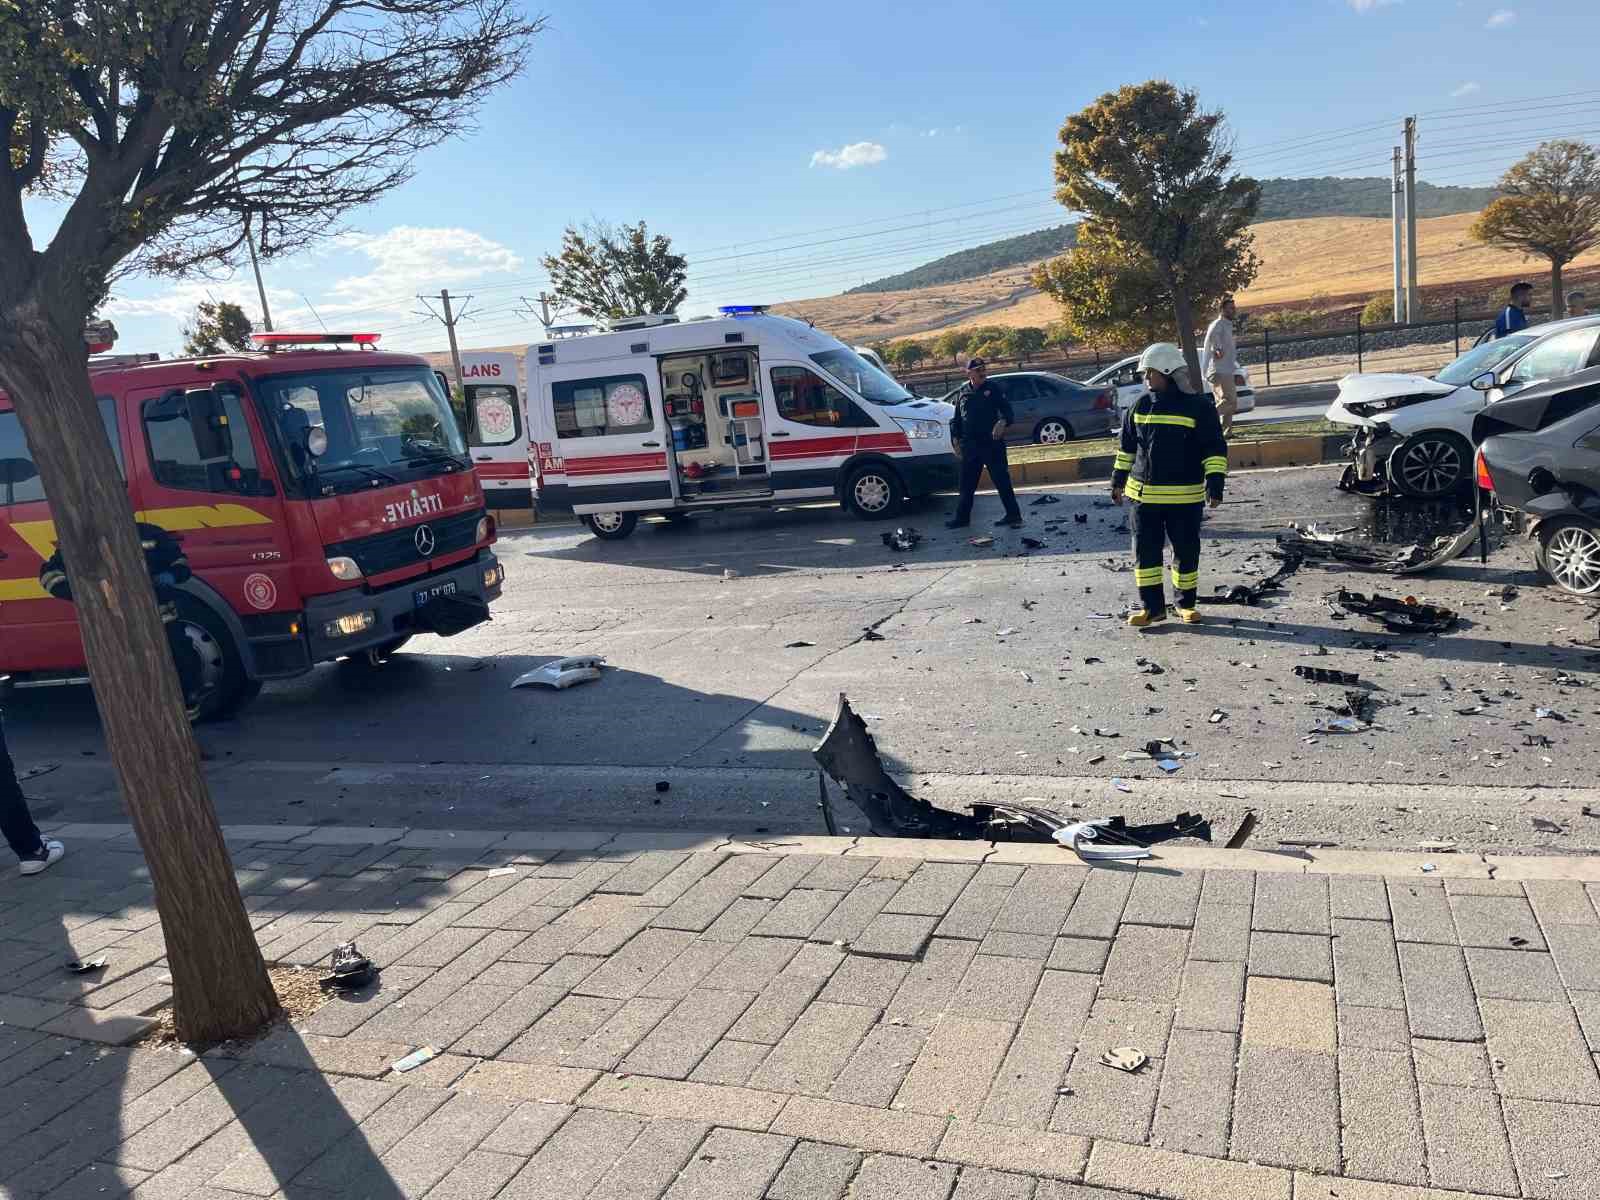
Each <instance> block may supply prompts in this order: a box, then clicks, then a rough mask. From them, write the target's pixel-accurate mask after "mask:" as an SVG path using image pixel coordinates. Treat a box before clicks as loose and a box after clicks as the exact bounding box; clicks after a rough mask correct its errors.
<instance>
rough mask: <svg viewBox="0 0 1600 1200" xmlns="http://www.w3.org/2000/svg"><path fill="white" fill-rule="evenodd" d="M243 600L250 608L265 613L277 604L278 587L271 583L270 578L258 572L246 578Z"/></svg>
mask: <svg viewBox="0 0 1600 1200" xmlns="http://www.w3.org/2000/svg"><path fill="white" fill-rule="evenodd" d="M244 598H245V602H246V603H247V604H249V605H250V607H251V608H259V609H262V610H263V611H265V610H266V609H269V608H271V607H272V606H273V605H274V604H276V603H277V602H278V585H277V584H275V583H273V582H272V579H271V577H270V576H267V575H263V574H261V573H260V572H259V571H258V572H256V573H255V574H254V575H249V576H246V578H245V581H244Z"/></svg>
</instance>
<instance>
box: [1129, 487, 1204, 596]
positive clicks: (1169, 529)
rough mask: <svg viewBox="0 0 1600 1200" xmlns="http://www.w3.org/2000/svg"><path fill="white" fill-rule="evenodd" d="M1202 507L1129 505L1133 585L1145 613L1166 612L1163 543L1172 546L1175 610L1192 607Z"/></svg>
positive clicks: (1197, 587) (1197, 584) (1197, 577)
mask: <svg viewBox="0 0 1600 1200" xmlns="http://www.w3.org/2000/svg"><path fill="white" fill-rule="evenodd" d="M1205 510H1206V506H1205V505H1204V504H1141V503H1138V502H1135V503H1134V506H1133V562H1134V573H1133V577H1134V582H1135V583H1137V584H1138V585H1139V600H1140V602H1141V603H1143V604H1144V610H1145V612H1147V613H1163V612H1166V611H1167V597H1166V588H1165V585H1164V584H1163V582H1162V579H1161V570H1162V559H1163V558H1164V557H1165V551H1166V543H1168V542H1171V543H1172V559H1173V563H1172V586H1173V588H1174V589H1175V590H1176V591H1177V593H1178V607H1179V608H1193V607H1194V604H1195V593H1196V592H1198V591H1199V590H1200V519H1201V517H1202V516H1204V514H1205Z"/></svg>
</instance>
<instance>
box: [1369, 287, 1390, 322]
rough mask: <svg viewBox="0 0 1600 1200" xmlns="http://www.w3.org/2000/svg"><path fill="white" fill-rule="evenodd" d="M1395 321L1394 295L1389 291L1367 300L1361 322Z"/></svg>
mask: <svg viewBox="0 0 1600 1200" xmlns="http://www.w3.org/2000/svg"><path fill="white" fill-rule="evenodd" d="M1393 322H1394V297H1393V296H1392V295H1391V294H1389V293H1388V292H1383V293H1380V294H1379V295H1376V296H1374V297H1373V298H1372V299H1371V300H1368V301H1367V305H1366V307H1365V308H1363V309H1362V310H1361V323H1362V324H1363V325H1390V324H1393Z"/></svg>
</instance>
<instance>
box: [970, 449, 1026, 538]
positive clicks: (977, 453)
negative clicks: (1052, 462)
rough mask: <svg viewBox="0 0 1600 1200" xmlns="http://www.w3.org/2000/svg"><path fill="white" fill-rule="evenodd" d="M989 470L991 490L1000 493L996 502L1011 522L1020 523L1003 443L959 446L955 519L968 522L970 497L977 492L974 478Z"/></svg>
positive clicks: (1019, 512)
mask: <svg viewBox="0 0 1600 1200" xmlns="http://www.w3.org/2000/svg"><path fill="white" fill-rule="evenodd" d="M985 467H987V468H989V479H990V480H991V481H992V482H993V483H994V490H995V491H997V492H999V493H1000V503H1001V504H1004V505H1005V506H1006V516H1008V517H1010V518H1011V519H1012V520H1013V521H1020V520H1022V510H1021V509H1020V508H1018V507H1017V493H1016V492H1014V491H1012V489H1011V464H1010V463H1009V462H1008V461H1006V444H1005V443H1004V442H985V443H983V444H981V445H966V446H962V447H961V501H960V503H958V504H957V505H956V520H958V521H961V522H962V523H965V522H967V521H970V520H972V497H973V495H974V494H975V493H976V492H977V490H978V477H979V476H980V475H982V474H983V469H984V468H985Z"/></svg>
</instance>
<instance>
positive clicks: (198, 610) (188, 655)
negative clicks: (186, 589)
mask: <svg viewBox="0 0 1600 1200" xmlns="http://www.w3.org/2000/svg"><path fill="white" fill-rule="evenodd" d="M177 608H178V616H177V619H176V620H175V621H174V622H173V624H172V628H171V629H170V630H168V636H169V638H170V639H171V640H172V643H173V646H172V650H173V655H174V659H176V658H177V656H179V655H182V656H183V658H184V659H185V660H186V661H185V662H184V664H183V666H182V667H181V668H180V669H179V672H178V677H179V679H180V680H184V679H185V677H187V678H188V680H190V681H192V682H191V684H190V687H191V690H190V693H189V695H187V696H185V697H184V704H185V708H186V710H187V712H188V714H189V720H190V721H191V722H192V723H194V724H196V725H202V724H205V723H206V722H207V721H220V720H222V719H223V718H224V717H229V716H232V715H233V714H234V713H235V712H237V711H238V710H239V709H240V708H242V707H244V705H246V704H248V703H249V702H250V701H251V700H253V699H255V697H256V695H257V694H258V693H259V692H260V691H261V682H260V680H253V679H251V678H250V677H249V676H247V675H246V674H245V672H244V660H243V659H241V658H240V656H239V647H238V645H237V644H235V642H234V640H233V634H231V633H230V632H228V627H227V625H226V624H225V623H224V622H223V620H222V618H221V617H219V616H217V614H216V613H214V612H212V611H211V610H210V609H209V608H207V607H206V606H205V605H204V604H201V603H200V602H199V601H197V600H192V599H190V598H188V597H187V596H181V597H179V599H178V601H177Z"/></svg>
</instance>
